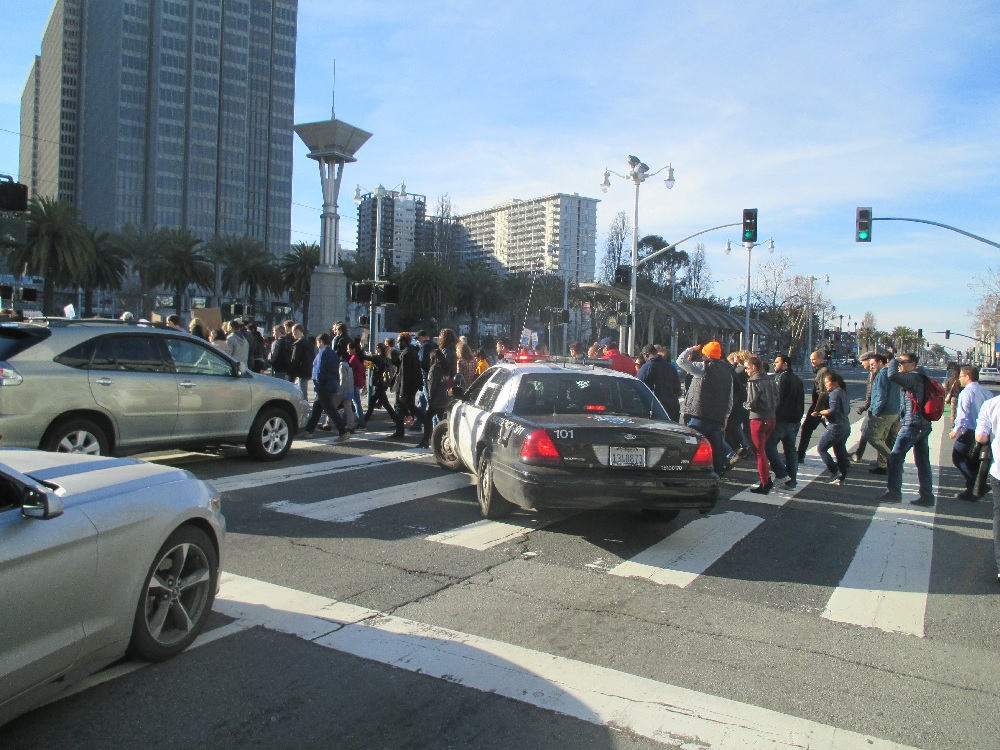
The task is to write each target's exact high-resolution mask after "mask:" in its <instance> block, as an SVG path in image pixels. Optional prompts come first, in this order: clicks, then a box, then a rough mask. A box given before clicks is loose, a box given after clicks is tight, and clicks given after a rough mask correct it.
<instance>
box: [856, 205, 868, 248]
mask: <svg viewBox="0 0 1000 750" xmlns="http://www.w3.org/2000/svg"><path fill="white" fill-rule="evenodd" d="M854 224H855V231H854V241H855V242H871V241H872V209H871V206H868V207H867V208H858V209H857V211H856V213H855V217H854Z"/></svg>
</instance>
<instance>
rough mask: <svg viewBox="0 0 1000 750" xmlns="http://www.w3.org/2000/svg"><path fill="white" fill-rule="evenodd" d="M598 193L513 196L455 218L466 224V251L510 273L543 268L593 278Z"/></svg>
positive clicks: (576, 278)
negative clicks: (595, 196)
mask: <svg viewBox="0 0 1000 750" xmlns="http://www.w3.org/2000/svg"><path fill="white" fill-rule="evenodd" d="M599 202H600V201H598V200H597V199H596V198H583V197H581V196H580V195H578V194H574V195H566V194H564V193H556V194H555V195H546V196H543V197H541V198H533V199H531V200H520V199H515V200H511V201H508V202H506V203H503V204H501V205H499V206H495V207H493V208H488V209H485V210H483V211H475V212H473V213H469V214H463V215H461V216H457V217H455V218H456V220H457V221H458V223H459V224H460V225H461V226H462V227H463V229H464V232H463V255H464V256H465V257H466V258H468V259H479V260H485V261H487V262H491V263H494V264H495V265H497V266H499V267H500V268H502V269H504V270H506V271H507V272H508V273H518V272H523V271H541V272H542V273H554V274H559V275H567V276H568V277H569V278H570V279H572V280H573V281H576V282H581V281H591V280H593V278H594V269H595V267H596V257H595V256H596V252H595V251H596V243H597V204H598V203H599Z"/></svg>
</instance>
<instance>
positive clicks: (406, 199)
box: [358, 185, 430, 271]
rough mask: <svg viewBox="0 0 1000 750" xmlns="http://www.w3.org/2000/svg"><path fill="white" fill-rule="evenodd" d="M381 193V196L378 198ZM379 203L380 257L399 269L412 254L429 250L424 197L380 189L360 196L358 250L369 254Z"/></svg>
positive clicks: (376, 226)
mask: <svg viewBox="0 0 1000 750" xmlns="http://www.w3.org/2000/svg"><path fill="white" fill-rule="evenodd" d="M380 194H381V197H380ZM379 203H381V206H382V216H381V238H382V239H381V241H380V243H379V244H380V247H381V250H382V253H383V257H389V258H392V266H393V268H395V269H397V270H400V271H402V270H403V269H405V268H406V267H407V266H408V265H410V261H412V260H413V256H414V254H415V253H426V252H429V250H430V248H429V247H428V246H427V241H426V238H427V236H428V235H427V232H428V230H429V227H428V226H427V223H426V217H427V197H426V196H423V195H414V194H413V193H407V192H406V186H405V185H403V186H401V189H400V190H398V191H397V190H385V189H380V190H378V191H375V192H374V193H365V194H362V195H361V202H360V203H359V204H358V253H359V254H368V255H372V254H374V252H375V237H376V235H378V234H379V232H378V225H379V215H378V214H379V211H378V208H379Z"/></svg>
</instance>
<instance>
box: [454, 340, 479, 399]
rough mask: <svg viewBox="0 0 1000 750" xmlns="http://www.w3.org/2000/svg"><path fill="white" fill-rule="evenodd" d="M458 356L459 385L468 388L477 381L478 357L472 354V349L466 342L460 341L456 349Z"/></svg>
mask: <svg viewBox="0 0 1000 750" xmlns="http://www.w3.org/2000/svg"><path fill="white" fill-rule="evenodd" d="M456 351H457V354H458V380H457V381H456V382H457V383H458V385H460V386H462V387H463V388H468V387H469V386H470V385H472V381H473V380H475V379H476V366H477V362H476V355H474V354H473V353H472V347H471V346H469V345H468V344H467V343H465V342H464V341H459V342H458V346H457V348H456Z"/></svg>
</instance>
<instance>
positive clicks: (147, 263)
mask: <svg viewBox="0 0 1000 750" xmlns="http://www.w3.org/2000/svg"><path fill="white" fill-rule="evenodd" d="M165 236H166V235H165V233H164V230H162V229H157V228H156V227H155V226H154V227H152V228H151V229H147V228H145V227H136V226H135V225H134V224H126V225H125V226H124V227H123V228H122V231H121V232H119V233H118V234H116V235H115V236H114V237H113V239H112V240H111V242H112V244H113V245H114V247H115V248H116V250H117V252H119V253H120V254H121V255H123V256H124V257H125V258H127V259H128V264H129V267H130V269H131V271H132V273H133V274H135V275H136V276H137V277H138V278H139V296H140V300H141V301H140V304H139V307H140V308H141V309H139V310H137V311H136V312H137V314H138V315H139V317H148V316H149V315H150V312H151V311H152V309H153V305H152V304H150V297H151V296H152V293H153V289H154V287H155V286H156V281H155V276H156V273H155V267H156V264H157V261H158V259H159V257H160V253H161V249H160V246H161V244H162V243H163V241H164V239H165Z"/></svg>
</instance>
